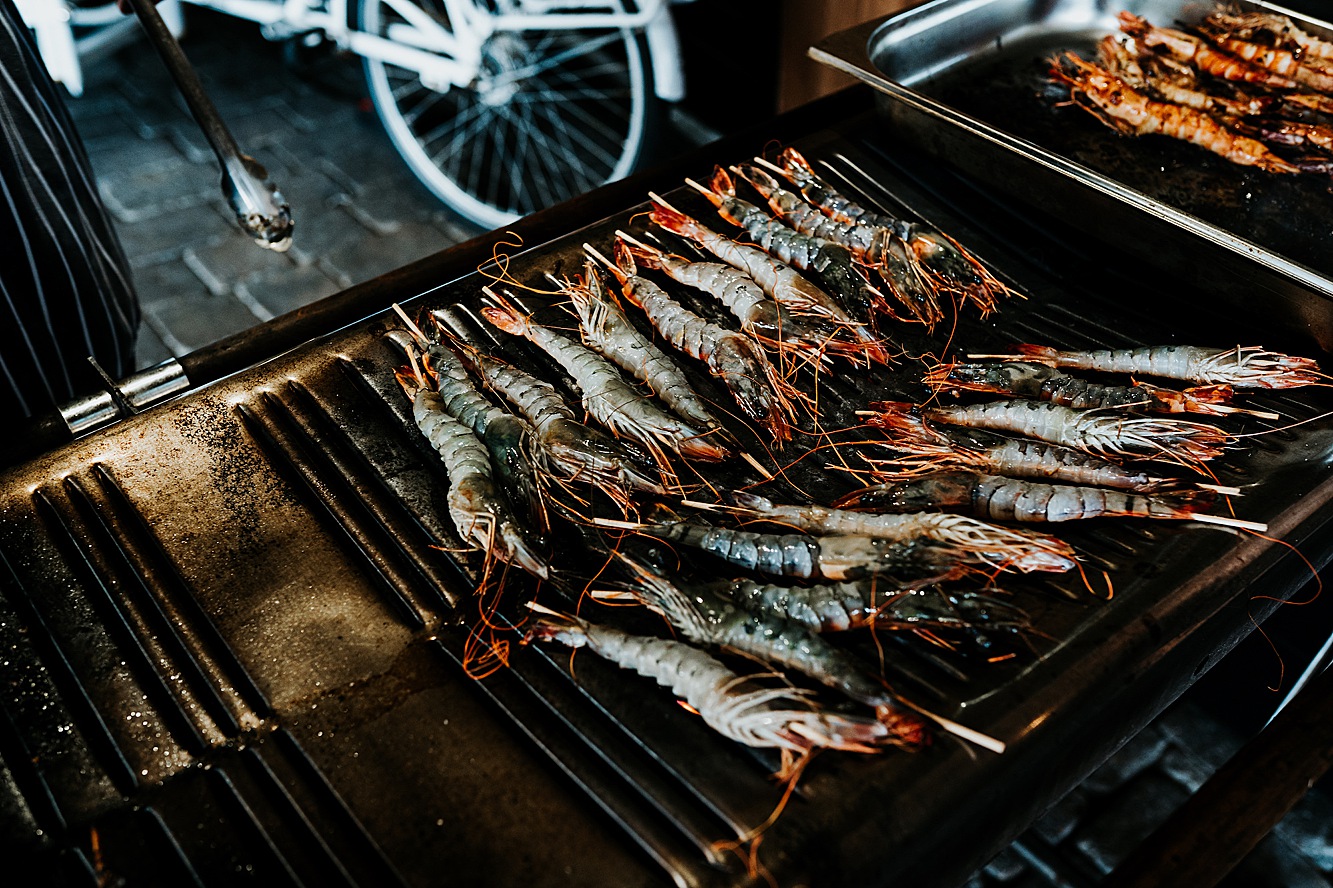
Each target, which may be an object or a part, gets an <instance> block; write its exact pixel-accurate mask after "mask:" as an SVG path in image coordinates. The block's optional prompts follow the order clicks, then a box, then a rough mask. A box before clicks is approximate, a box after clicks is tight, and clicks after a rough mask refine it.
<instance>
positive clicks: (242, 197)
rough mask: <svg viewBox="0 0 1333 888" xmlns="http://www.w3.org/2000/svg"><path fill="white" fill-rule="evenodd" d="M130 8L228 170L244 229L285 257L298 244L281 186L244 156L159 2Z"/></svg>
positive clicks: (226, 183)
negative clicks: (293, 244)
mask: <svg viewBox="0 0 1333 888" xmlns="http://www.w3.org/2000/svg"><path fill="white" fill-rule="evenodd" d="M129 4H130V6H132V7H133V8H134V12H135V14H136V15H138V17H139V21H140V22H141V23H143V27H144V30H145V31H147V32H148V39H149V41H150V42H151V43H152V44H153V46H154V47H155V48H156V49H157V52H158V55H160V56H161V57H162V61H163V63H164V64H166V66H167V70H168V71H169V72H171V79H172V80H174V81H175V82H176V88H177V89H179V90H180V92H181V95H182V96H184V97H185V104H186V105H188V106H189V108H190V113H191V114H192V115H193V116H194V119H195V122H196V123H198V124H199V128H200V129H201V130H203V131H204V136H205V137H206V138H207V139H208V143H209V144H210V145H212V146H213V153H214V154H216V155H217V158H218V163H219V164H221V165H222V194H223V196H224V197H225V198H227V202H228V203H229V204H231V208H232V210H233V212H235V213H236V221H237V222H238V223H239V224H240V226H241V229H242V230H243V231H244V232H245V233H246V234H248V235H250V237H252V238H254V240H255V243H257V244H259V245H260V246H261V247H263V248H264V249H266V250H275V251H277V252H279V253H281V252H285V251H286V250H287V248H288V247H290V246H291V245H292V228H293V225H294V223H293V222H292V211H291V207H289V206H288V205H287V201H285V200H283V198H282V195H281V194H279V193H278V189H277V186H275V185H274V184H273V183H272V182H271V181H269V178H268V171H267V170H265V169H264V166H263V164H261V163H260V162H259V161H257V160H255V159H254V158H253V157H251V156H250V155H248V154H243V153H241V149H240V146H238V145H237V144H236V139H235V138H234V137H233V136H232V134H231V130H229V129H227V125H226V124H225V123H223V121H222V117H221V116H220V115H219V114H218V109H217V108H216V107H214V105H213V101H212V100H211V99H209V97H208V95H207V94H206V93H205V92H204V86H203V84H202V83H200V82H199V75H198V74H196V73H195V70H194V68H193V67H191V66H190V62H189V60H188V59H187V58H185V53H184V52H183V51H182V50H181V47H180V44H179V43H177V42H176V38H175V37H173V36H171V30H170V29H169V28H167V24H166V22H164V21H162V16H161V15H160V14H158V11H157V7H156V5H155V4H154V2H153V0H129Z"/></svg>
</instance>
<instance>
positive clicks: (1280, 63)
mask: <svg viewBox="0 0 1333 888" xmlns="http://www.w3.org/2000/svg"><path fill="white" fill-rule="evenodd" d="M1199 31H1200V32H1201V33H1202V34H1203V35H1204V36H1205V37H1207V38H1208V39H1209V40H1211V41H1213V43H1215V44H1217V45H1218V46H1219V47H1221V48H1222V49H1224V50H1226V51H1227V52H1229V53H1232V54H1233V55H1235V56H1237V57H1239V58H1242V59H1244V60H1245V61H1247V62H1249V63H1250V64H1253V65H1258V66H1259V67H1260V68H1263V69H1264V70H1266V71H1272V72H1273V73H1274V74H1277V75H1278V76H1279V77H1285V78H1288V79H1290V80H1294V81H1296V82H1297V83H1299V84H1301V85H1302V86H1308V87H1309V88H1311V89H1313V90H1317V91H1319V92H1323V93H1326V92H1329V91H1330V90H1333V71H1330V69H1329V68H1328V67H1327V65H1328V63H1327V62H1322V63H1321V61H1320V60H1319V59H1302V58H1301V57H1299V56H1298V55H1297V53H1296V52H1293V51H1291V50H1290V49H1289V48H1287V47H1286V46H1284V45H1283V44H1281V43H1276V42H1270V43H1269V45H1261V44H1259V43H1256V42H1252V41H1250V40H1246V39H1242V38H1241V37H1240V36H1238V35H1237V34H1235V33H1234V32H1233V31H1232V30H1231V29H1230V28H1229V27H1228V26H1227V24H1226V23H1225V21H1219V20H1217V19H1215V18H1214V17H1212V16H1209V17H1208V18H1206V19H1204V20H1203V21H1202V22H1200V23H1199Z"/></svg>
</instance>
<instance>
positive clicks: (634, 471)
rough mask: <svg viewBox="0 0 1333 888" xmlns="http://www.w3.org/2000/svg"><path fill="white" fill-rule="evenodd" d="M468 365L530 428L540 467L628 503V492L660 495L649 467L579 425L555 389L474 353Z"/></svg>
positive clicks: (623, 448) (609, 439) (608, 438)
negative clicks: (534, 439) (541, 458)
mask: <svg viewBox="0 0 1333 888" xmlns="http://www.w3.org/2000/svg"><path fill="white" fill-rule="evenodd" d="M466 354H467V357H468V361H469V363H471V364H472V366H474V367H476V368H477V370H478V372H479V373H480V374H481V377H482V378H483V379H485V380H486V383H487V384H488V385H489V386H490V387H491V388H493V389H495V391H497V392H499V393H500V394H501V395H503V396H504V397H505V398H506V399H507V400H509V401H510V402H511V403H512V404H513V405H514V406H515V407H517V408H518V410H519V412H520V413H522V414H523V415H524V416H525V417H526V418H527V419H528V421H529V422H530V423H532V426H533V430H534V432H535V435H536V442H537V446H538V448H539V451H540V453H541V455H542V457H543V459H544V462H545V464H546V465H547V466H549V467H550V469H551V470H552V471H553V472H554V473H555V474H557V475H559V476H561V477H565V478H569V479H571V480H576V481H587V482H590V483H592V484H595V485H597V486H598V487H601V488H602V489H604V490H606V491H607V492H608V493H610V494H611V495H612V497H613V499H615V500H616V501H617V502H620V503H622V504H625V503H628V501H629V493H630V491H631V490H640V491H643V492H645V493H655V494H663V493H666V490H665V489H664V488H663V487H662V485H661V484H660V483H659V482H658V481H657V480H655V479H654V478H653V477H652V476H653V474H655V473H654V471H653V469H652V464H651V463H650V462H648V461H647V460H646V459H645V458H644V457H642V456H640V455H639V454H637V453H635V452H634V451H631V450H630V449H629V448H628V447H626V446H625V445H624V444H623V443H621V442H620V441H618V440H616V439H615V438H612V437H611V436H609V435H607V434H606V433H604V432H602V431H600V430H598V429H595V428H593V427H591V426H587V425H584V424H583V423H581V422H579V421H578V419H577V417H576V416H575V415H574V411H573V410H571V409H570V407H569V405H568V404H566V403H565V399H564V398H562V397H561V396H560V395H559V393H558V392H556V390H555V387H554V386H552V385H551V384H550V383H548V382H543V381H542V380H540V379H537V378H536V377H534V376H532V375H530V374H528V373H525V372H524V371H522V370H519V369H518V368H517V367H514V366H512V365H510V364H506V363H504V362H503V361H500V360H497V359H496V358H493V357H491V356H490V355H486V354H483V353H481V352H479V351H476V350H468V351H467V352H466Z"/></svg>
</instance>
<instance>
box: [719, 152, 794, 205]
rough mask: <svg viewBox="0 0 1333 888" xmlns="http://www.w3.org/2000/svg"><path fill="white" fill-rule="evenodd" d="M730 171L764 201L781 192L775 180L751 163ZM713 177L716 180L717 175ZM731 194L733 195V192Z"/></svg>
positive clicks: (740, 165) (780, 187)
mask: <svg viewBox="0 0 1333 888" xmlns="http://www.w3.org/2000/svg"><path fill="white" fill-rule="evenodd" d="M731 169H732V172H734V173H735V174H736V175H738V176H740V177H741V178H742V179H744V180H745V181H746V182H749V183H750V185H751V186H753V187H754V190H755V191H758V192H759V193H760V194H762V195H763V196H764V198H765V199H766V200H771V199H772V197H773V195H774V194H775V193H776V192H778V191H781V190H782V186H781V185H780V184H778V180H777V179H774V178H773V177H772V176H770V175H769V174H768V173H766V172H764V171H763V170H761V169H760V168H759V167H757V166H755V165H754V164H752V163H742V164H737V165H736V166H734V167H732V168H731ZM713 176H714V178H715V179H716V176H717V173H714V174H713ZM731 193H734V191H733V192H731ZM774 209H776V208H774Z"/></svg>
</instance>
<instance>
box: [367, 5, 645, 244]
mask: <svg viewBox="0 0 1333 888" xmlns="http://www.w3.org/2000/svg"><path fill="white" fill-rule="evenodd" d="M413 2H414V3H416V4H417V5H419V6H421V7H422V8H423V9H425V10H426V11H427V12H428V13H429V14H430V15H431V16H432V17H433V18H435V19H436V20H437V21H439V22H441V23H442V24H444V25H445V26H446V27H448V22H449V19H448V16H447V14H446V13H445V9H444V4H443V3H442V2H441V0H413ZM358 19H359V22H360V26H361V28H362V29H363V30H366V31H368V32H370V33H372V34H380V35H384V34H386V33H387V29H388V27H390V26H392V25H394V24H397V23H399V22H402V21H403V19H402V18H401V17H400V15H399V13H398V12H396V11H395V10H394V9H393V7H392V6H391V5H390V4H389V3H387V2H385V0H360V2H359V13H358ZM482 52H483V62H482V66H481V68H482V70H481V72H480V74H479V76H478V77H477V79H476V80H475V81H474V82H473V83H471V84H468V85H466V86H455V87H453V88H452V89H449V90H447V91H445V92H441V91H438V90H434V89H431V88H430V87H428V86H426V85H425V84H423V83H422V82H421V80H420V78H419V77H418V76H417V75H416V74H415V73H414V72H412V71H410V70H407V69H404V68H400V67H397V66H395V65H392V64H389V63H386V62H381V61H376V60H373V59H369V58H367V59H366V60H365V71H366V80H367V83H368V84H369V87H370V95H371V101H372V102H373V103H374V105H375V108H376V110H377V111H378V113H379V116H380V120H381V121H382V122H383V124H384V127H385V129H386V130H387V131H388V133H389V138H390V140H391V141H392V142H393V144H394V147H395V148H397V149H398V153H399V154H401V155H402V156H403V158H404V159H405V160H406V161H407V164H408V166H409V167H411V169H412V171H413V172H414V173H416V175H417V178H419V179H420V180H421V181H422V182H423V183H425V185H426V187H428V188H430V190H431V191H433V192H434V193H435V194H436V195H437V196H438V197H439V198H440V199H441V200H442V201H444V202H445V203H446V204H448V205H449V206H450V207H452V208H453V209H454V210H455V211H457V212H458V213H460V214H461V215H463V216H465V217H466V218H468V219H470V220H471V221H473V222H476V223H477V224H478V225H481V226H484V227H486V228H495V227H498V226H500V225H504V224H506V223H507V222H510V221H512V220H514V219H516V218H517V217H519V216H523V215H527V214H528V213H532V212H535V211H537V210H539V209H543V208H545V207H548V206H552V205H554V204H557V203H560V202H561V201H563V200H566V199H568V198H571V197H574V196H575V195H578V194H582V193H584V192H585V191H590V190H592V189H593V188H596V187H598V186H599V185H603V184H605V183H606V182H610V181H613V180H615V179H619V178H622V177H623V176H625V175H626V174H628V173H629V172H630V171H631V170H632V169H633V168H634V165H635V163H636V162H637V161H638V158H639V153H640V151H641V149H642V148H643V145H644V141H645V131H646V130H647V128H648V126H649V122H650V116H651V111H652V110H653V109H651V108H650V105H651V104H652V103H653V99H654V96H653V93H652V76H651V69H650V67H649V60H648V57H647V51H646V49H645V48H644V47H643V46H642V45H641V41H640V40H639V38H638V37H637V36H636V35H635V34H634V33H632V32H630V31H625V30H619V29H604V30H576V31H543V32H521V33H514V32H506V33H499V34H495V35H494V36H492V37H491V38H490V39H489V40H488V41H487V42H486V44H485V45H484V47H483V50H482Z"/></svg>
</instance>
